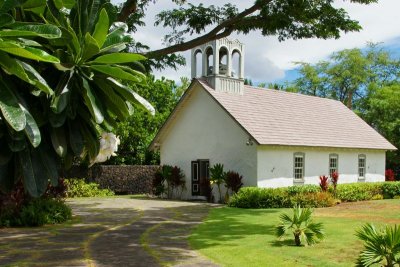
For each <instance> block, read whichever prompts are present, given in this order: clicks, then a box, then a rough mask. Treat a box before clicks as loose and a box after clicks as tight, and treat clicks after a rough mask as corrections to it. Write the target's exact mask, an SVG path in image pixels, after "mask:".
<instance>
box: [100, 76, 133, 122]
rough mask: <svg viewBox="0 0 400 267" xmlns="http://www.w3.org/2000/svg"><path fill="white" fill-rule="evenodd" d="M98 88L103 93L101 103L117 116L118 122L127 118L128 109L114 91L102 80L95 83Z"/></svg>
mask: <svg viewBox="0 0 400 267" xmlns="http://www.w3.org/2000/svg"><path fill="white" fill-rule="evenodd" d="M95 83H96V85H97V87H98V88H100V89H101V91H102V92H103V95H104V97H103V101H102V102H103V103H104V104H105V106H106V107H107V108H108V109H109V110H111V111H112V113H114V115H117V117H118V118H119V119H120V120H124V119H126V118H127V117H128V116H129V109H128V107H127V105H126V103H125V101H124V99H122V98H121V97H120V96H119V95H118V94H116V93H115V92H114V89H113V88H112V87H111V86H109V85H107V83H105V82H104V81H102V80H97V81H95Z"/></svg>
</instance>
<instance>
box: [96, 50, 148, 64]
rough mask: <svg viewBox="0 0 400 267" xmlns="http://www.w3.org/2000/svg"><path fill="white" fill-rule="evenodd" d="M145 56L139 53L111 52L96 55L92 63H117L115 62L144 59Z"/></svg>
mask: <svg viewBox="0 0 400 267" xmlns="http://www.w3.org/2000/svg"><path fill="white" fill-rule="evenodd" d="M145 59H146V57H145V56H142V55H140V54H132V53H111V54H106V55H103V56H99V57H97V58H96V59H95V60H93V61H92V62H93V63H101V64H117V63H130V62H134V61H139V60H145Z"/></svg>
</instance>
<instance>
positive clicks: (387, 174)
mask: <svg viewBox="0 0 400 267" xmlns="http://www.w3.org/2000/svg"><path fill="white" fill-rule="evenodd" d="M395 180H396V179H395V177H394V171H393V170H392V169H387V170H386V171H385V181H388V182H393V181H395Z"/></svg>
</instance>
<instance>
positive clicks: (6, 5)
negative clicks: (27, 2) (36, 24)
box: [0, 0, 21, 14]
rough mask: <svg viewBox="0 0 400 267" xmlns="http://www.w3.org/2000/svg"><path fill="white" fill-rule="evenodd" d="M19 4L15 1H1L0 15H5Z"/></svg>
mask: <svg viewBox="0 0 400 267" xmlns="http://www.w3.org/2000/svg"><path fill="white" fill-rule="evenodd" d="M20 4H21V3H20V1H16V0H2V1H0V14H3V13H7V12H8V11H10V10H11V9H13V8H15V7H17V6H18V5H20Z"/></svg>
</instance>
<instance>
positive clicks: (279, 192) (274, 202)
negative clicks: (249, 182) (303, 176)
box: [228, 186, 336, 208]
mask: <svg viewBox="0 0 400 267" xmlns="http://www.w3.org/2000/svg"><path fill="white" fill-rule="evenodd" d="M300 188H302V187H301V186H293V187H286V188H257V187H244V188H242V189H240V190H239V192H238V193H237V194H235V195H234V196H233V197H232V198H231V199H230V201H229V203H228V205H229V206H231V207H237V208H290V207H293V205H297V204H299V205H301V206H305V207H330V206H333V205H335V203H336V201H335V199H334V198H333V197H332V195H331V194H330V193H323V192H319V189H318V186H304V190H301V189H300Z"/></svg>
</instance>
